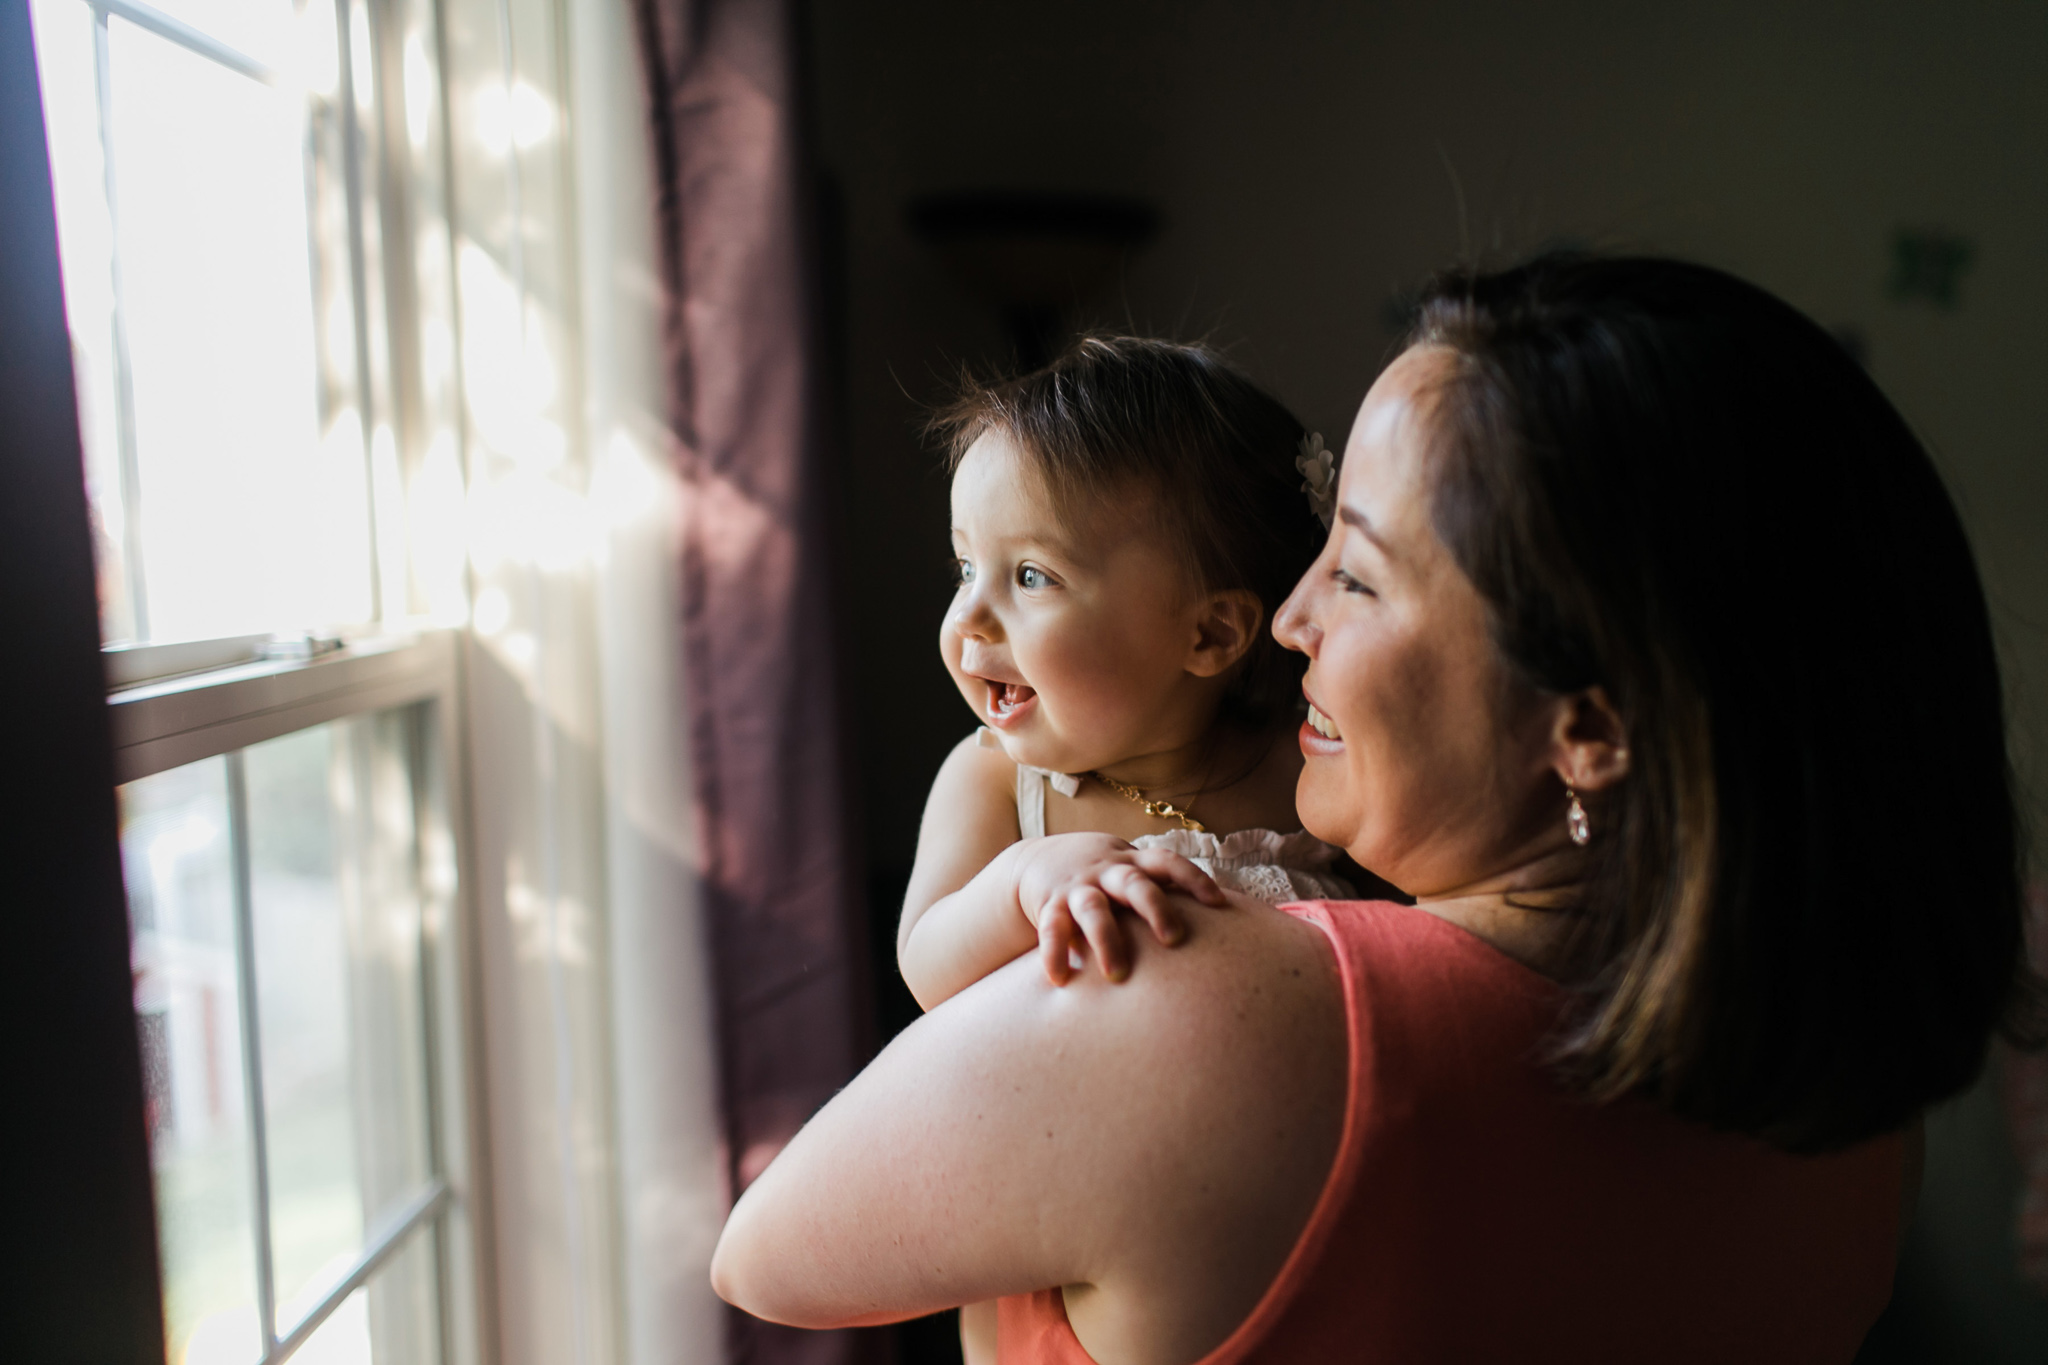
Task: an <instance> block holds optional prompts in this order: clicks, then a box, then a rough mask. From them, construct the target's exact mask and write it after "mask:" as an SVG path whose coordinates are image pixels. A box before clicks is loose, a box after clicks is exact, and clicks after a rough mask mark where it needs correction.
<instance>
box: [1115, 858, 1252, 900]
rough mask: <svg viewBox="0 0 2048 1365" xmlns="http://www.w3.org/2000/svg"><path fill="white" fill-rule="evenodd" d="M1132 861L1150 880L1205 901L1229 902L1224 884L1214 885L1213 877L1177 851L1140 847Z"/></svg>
mask: <svg viewBox="0 0 2048 1365" xmlns="http://www.w3.org/2000/svg"><path fill="white" fill-rule="evenodd" d="M1131 861H1132V863H1133V864H1134V865H1135V866H1136V867H1138V868H1140V869H1141V870H1142V871H1143V872H1144V873H1145V875H1146V876H1148V877H1150V878H1151V879H1152V880H1153V881H1155V882H1161V883H1164V884H1165V885H1167V886H1172V887H1176V888H1178V889H1179V890H1182V891H1185V892H1187V893H1188V894H1189V895H1190V896H1193V897H1194V898H1195V899H1196V900H1198V901H1200V902H1201V903H1202V904H1204V905H1224V904H1227V903H1228V901H1227V899H1226V898H1225V896H1224V894H1223V888H1222V887H1220V886H1218V885H1216V879H1215V878H1214V877H1211V876H1210V875H1209V874H1208V873H1206V872H1204V871H1202V869H1201V868H1199V867H1197V866H1195V864H1194V863H1193V862H1191V861H1189V860H1188V859H1186V858H1183V857H1182V856H1181V855H1180V854H1178V853H1170V852H1168V851H1167V850H1165V849H1163V848H1148V849H1143V850H1141V851H1140V852H1139V853H1138V854H1137V856H1136V857H1134V858H1133V859H1132V860H1131Z"/></svg>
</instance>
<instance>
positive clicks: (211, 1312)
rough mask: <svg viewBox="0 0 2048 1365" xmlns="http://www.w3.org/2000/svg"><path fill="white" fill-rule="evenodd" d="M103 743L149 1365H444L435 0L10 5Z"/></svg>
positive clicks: (443, 618)
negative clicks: (146, 1192)
mask: <svg viewBox="0 0 2048 1365" xmlns="http://www.w3.org/2000/svg"><path fill="white" fill-rule="evenodd" d="M31 8H32V16H33V20H34V25H35V35H36V46H37V54H36V55H37V64H38V69H39V73H40V76H41V80H42V86H43V103H44V112H45V124H46V127H47V130H48V135H49V142H50V152H51V169H52V178H53V182H54V188H55V193H56V201H57V218H58V229H59V246H60V255H61V258H62V266H63V273H64V286H65V303H66V310H67V313H68V316H69V320H70V327H71V333H72V350H73V357H74V369H75V372H76V376H77V382H78V403H79V411H80V416H81V419H82V421H81V426H82V428H83V432H84V437H85V456H86V480H87V485H88V490H89V493H90V496H91V504H92V509H93V518H94V534H95V540H96V549H97V552H98V558H99V577H100V610H101V628H102V636H103V639H104V640H105V642H106V645H107V671H108V681H109V687H110V692H109V698H108V701H109V706H110V709H111V712H112V717H113V725H114V731H115V736H116V750H117V752H116V767H117V772H118V776H119V779H120V781H121V783H122V785H121V788H120V805H121V819H122V835H121V844H122V858H123V864H124V873H125V877H126V884H127V888H128V899H129V918H130V929H131V944H132V965H133V970H134V980H135V1008H136V1026H137V1030H138V1034H139V1037H140V1039H141V1042H142V1051H143V1058H144V1064H145V1073H146V1077H147V1085H146V1090H147V1095H146V1100H147V1112H148V1120H149V1126H150V1137H151V1147H152V1153H153V1161H154V1169H155V1178H156V1204H157V1213H158V1225H159V1238H160V1243H161V1252H162V1264H163V1275H164V1285H163V1287H164V1295H165V1317H166V1323H167V1331H168V1334H169V1342H168V1346H169V1358H170V1359H171V1360H172V1361H173V1362H180V1363H181V1365H214V1363H215V1362H219V1365H252V1363H253V1362H271V1361H280V1360H283V1359H285V1358H287V1357H292V1358H296V1359H298V1360H301V1361H311V1360H318V1361H321V1362H357V1361H362V1362H369V1361H376V1362H379V1365H411V1363H412V1362H429V1361H451V1362H452V1361H457V1360H461V1359H464V1358H467V1357H468V1356H469V1355H470V1354H471V1353H472V1349H473V1343H474V1340H475V1327H474V1323H475V1319H476V1312H477V1309H476V1288H475V1283H474V1281H475V1278H476V1277H475V1274H474V1272H473V1270H472V1268H471V1256H472V1246H473V1229H472V1222H473V1208H472V1205H473V1203H474V1197H473V1194H472V1192H471V1191H470V1189H469V1186H468V1178H469V1172H470V1170H471V1169H472V1167H473V1165H474V1162H473V1158H472V1157H471V1155H470V1143H471V1141H472V1136H471V1125H470V1116H469V1114H468V1112H467V1109H466V1107H465V1105H464V1102H463V1097H464V1096H465V1095H466V1094H467V1093H468V1086H469V1078H470V1075H471V1072H472V1067H471V1065H470V1061H469V1048H468V1044H467V1043H466V1042H465V1036H464V1034H465V1030H464V1027H463V1021H464V1019H465V1018H466V1014H465V1010H464V1006H463V1004H462V997H463V983H464V981H465V980H466V975H465V973H464V971H463V970H462V968H461V964H462V962H463V961H464V954H465V953H466V952H467V949H466V947H465V945H464V943H463V940H462V934H461V932H460V930H461V925H462V916H461V915H460V913H459V907H460V905H461V888H460V887H459V885H458V880H459V879H458V875H457V870H458V868H460V867H461V866H462V862H463V860H462V857H461V856H460V849H459V848H458V841H457V837H456V833H455V832H456V831H457V830H458V829H459V828H460V827H461V821H460V820H459V819H457V818H456V816H457V810H456V807H457V805H458V801H457V795H456V790H457V789H456V787H455V785H454V784H453V783H452V782H451V780H450V775H451V774H452V773H454V772H455V771H456V763H455V748H454V740H453V738H452V737H453V736H454V735H456V734H457V733H459V732H460V729H461V725H462V716H461V710H460V708H461V700H460V692H459V689H458V687H457V685H456V673H457V644H456V640H455V637H454V634H453V631H452V629H451V627H453V626H456V625H459V624H460V623H461V622H462V621H463V620H464V619H465V618H466V614H467V605H466V592H465V588H464V582H463V571H464V553H463V547H462V542H461V538H460V535H459V523H460V517H461V511H462V501H463V497H464V491H463V478H462V471H461V465H460V455H459V450H460V442H459V440H458V439H457V435H456V419H455V416H454V412H455V397H456V392H455V391H456V375H457V368H458V367H457V363H456V355H455V341H454V329H453V325H452V319H453V302H452V288H451V284H450V281H451V279H452V276H453V271H452V260H453V257H452V254H451V252H450V249H449V246H448V236H447V230H446V225H445V210H444V205H443V202H442V188H441V187H442V184H443V179H444V175H443V162H444V159H445V150H444V148H443V145H442V140H441V139H442V135H441V131H440V130H441V123H442V118H441V91H440V85H441V77H440V65H439V62H440V59H439V55H438V53H439V45H438V42H437V41H436V32H437V31H436V28H435V24H434V17H433V10H432V7H431V5H429V4H427V3H424V0H159V3H158V4H156V5H150V4H144V3H139V0H31Z"/></svg>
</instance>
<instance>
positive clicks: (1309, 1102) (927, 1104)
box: [720, 902, 1346, 1361]
mask: <svg viewBox="0 0 2048 1365" xmlns="http://www.w3.org/2000/svg"><path fill="white" fill-rule="evenodd" d="M1186 911H1187V914H1188V917H1189V921H1190V926H1191V931H1192V932H1191V933H1190V935H1189V937H1188V940H1187V941H1186V942H1185V943H1183V944H1182V945H1181V946H1179V947H1176V948H1173V949H1164V948H1160V947H1158V946H1157V945H1155V944H1153V943H1151V942H1150V940H1149V937H1148V936H1144V935H1133V938H1134V940H1143V941H1142V942H1139V943H1137V946H1136V948H1135V953H1136V958H1137V960H1136V962H1135V964H1134V970H1133V972H1132V975H1131V977H1130V979H1129V980H1127V981H1125V982H1123V983H1121V984H1116V985H1112V984H1110V983H1108V982H1106V981H1104V980H1102V978H1101V977H1100V976H1099V975H1097V974H1095V973H1093V972H1092V971H1091V972H1089V973H1087V974H1084V975H1083V976H1082V977H1081V978H1079V979H1078V980H1076V981H1074V982H1073V983H1071V984H1069V985H1067V986H1065V987H1053V986H1051V985H1050V984H1048V983H1047V982H1046V981H1045V979H1044V977H1043V975H1042V974H1041V973H1040V971H1039V970H1038V967H1037V964H1036V962H1035V961H1033V960H1032V959H1030V958H1026V959H1022V960H1020V961H1018V962H1016V963H1013V964H1011V965H1010V966H1008V967H1006V968H1004V969H1002V970H1001V971H998V972H996V973H994V974H993V975H991V976H989V977H988V978H986V979H985V980H983V981H981V982H979V983H977V984H976V985H974V986H972V987H970V988H968V989H967V990H964V991H962V992H961V993H960V994H959V995H957V996H955V997H954V998H953V999H951V1000H949V1001H947V1002H946V1003H945V1004H944V1005H941V1006H940V1007H938V1008H937V1009H935V1010H933V1011H932V1012H931V1013H930V1014H928V1015H926V1016H925V1017H924V1018H922V1019H920V1020H918V1021H917V1022H916V1023H914V1024H913V1025H912V1026H911V1027H910V1028H909V1029H907V1030H905V1031H904V1033H903V1034H901V1035H900V1036H899V1037H898V1038H897V1039H896V1040H895V1041H894V1042H893V1043H891V1044H890V1045H889V1047H888V1048H886V1049H885V1050H884V1051H883V1053H882V1055H881V1056H879V1057H878V1058H876V1060H875V1062H874V1063H873V1064H872V1065H871V1066H870V1067H869V1068H868V1069H867V1070H866V1071H865V1072H863V1073H862V1074H861V1075H860V1076H859V1077H857V1078H856V1079H855V1080H854V1082H853V1083H852V1084H851V1085H849V1086H848V1087H847V1088H846V1089H845V1090H844V1091H842V1092H841V1094H840V1095H839V1097H838V1098H836V1099H835V1100H834V1101H833V1102H832V1103H831V1104H830V1105H828V1106H826V1108H825V1109H824V1110H823V1111H821V1112H820V1113H819V1115H818V1116H817V1117H816V1118H815V1119H814V1120H813V1121H812V1122H811V1124H810V1125H808V1126H807V1127H806V1128H805V1130H804V1131H803V1132H802V1133H801V1134H799V1136H798V1137H797V1139H796V1140H795V1141H793V1142H792V1143H791V1144H790V1146H789V1148H788V1149H787V1150H786V1151H785V1152H784V1154H783V1155H782V1157H780V1158H779V1159H778V1160H777V1161H776V1162H775V1164H774V1165H773V1166H771V1167H770V1169H769V1170H768V1172H767V1173H765V1174H764V1175H763V1176H762V1178H761V1180H760V1181H759V1182H757V1184H756V1186H755V1188H754V1189H753V1190H751V1191H749V1193H748V1195H747V1197H746V1199H745V1200H744V1201H742V1204H741V1206H740V1207H739V1208H738V1209H736V1210H735V1213H734V1217H733V1222H732V1225H731V1226H730V1227H729V1229H728V1233H727V1238H726V1245H722V1246H721V1248H720V1263H721V1273H722V1274H723V1276H724V1278H723V1280H722V1284H721V1287H722V1288H724V1289H727V1290H730V1291H732V1293H734V1294H737V1295H738V1296H739V1297H738V1298H737V1299H736V1301H737V1302H740V1303H741V1306H743V1307H747V1308H749V1309H751V1310H753V1311H755V1312H757V1313H762V1314H763V1315H765V1316H770V1317H777V1318H779V1319H781V1320H784V1321H792V1322H800V1323H802V1324H804V1325H809V1326H827V1325H834V1324H837V1323H844V1322H850V1321H854V1320H870V1321H875V1320H883V1318H886V1317H888V1316H903V1315H908V1314H912V1313H920V1312H929V1311H933V1310H934V1309H938V1308H945V1307H950V1306H952V1305H955V1304H959V1303H964V1302H971V1301H974V1300H977V1299H982V1298H989V1297H993V1296H996V1295H1000V1294H1008V1293H1019V1292H1025V1291H1028V1290H1034V1289H1044V1288H1051V1287H1054V1286H1067V1287H1068V1298H1069V1305H1070V1314H1071V1316H1072V1317H1073V1320H1074V1325H1075V1330H1076V1331H1077V1333H1079V1334H1080V1335H1081V1336H1082V1340H1083V1344H1084V1345H1087V1346H1088V1347H1089V1348H1090V1350H1091V1351H1096V1352H1097V1358H1098V1359H1104V1360H1126V1361H1146V1360H1152V1359H1167V1358H1179V1359H1193V1358H1195V1357H1197V1356H1199V1355H1200V1354H1202V1353H1203V1351H1205V1350H1207V1349H1208V1348H1209V1347H1210V1346H1213V1345H1215V1344H1216V1343H1217V1342H1220V1341H1221V1340H1222V1339H1223V1337H1224V1336H1226V1335H1228V1333H1229V1331H1230V1329H1231V1328H1232V1327H1233V1326H1235V1324H1236V1323H1237V1322H1238V1321H1240V1320H1242V1319H1243V1317H1244V1316H1245V1315H1246V1314H1248V1313H1249V1311H1250V1309H1251V1307H1252V1305H1253V1304H1254V1303H1256V1301H1257V1298H1258V1295H1259V1294H1260V1293H1261V1292H1262V1291H1263V1290H1264V1287H1265V1286H1266V1284H1268V1283H1269V1282H1270V1281H1271V1279H1272V1277H1273V1275H1274V1274H1276V1273H1277V1272H1278V1270H1279V1267H1280V1264H1281V1262H1282V1261H1284V1260H1285V1258H1286V1254H1287V1251H1288V1249H1289V1248H1291V1246H1292V1245H1293V1243H1294V1240H1295V1238H1296V1237H1297V1236H1298V1235H1299V1232H1300V1230H1301V1228H1302V1226H1303V1225H1304V1224H1305V1223H1306V1221H1307V1217H1308V1213H1309V1210H1310V1209H1311V1208H1312V1206H1313V1204H1314V1201H1315V1198H1316V1195H1317V1193H1318V1192H1319V1191H1320V1189H1321V1185H1322V1178H1323V1175H1324V1173H1326V1172H1327V1171H1328V1169H1329V1166H1330V1163H1331V1160H1332V1158H1333V1156H1334V1153H1335V1150H1336V1143H1337V1137H1338V1133H1339V1131H1340V1130H1341V1127H1342V1122H1343V1110H1344V1102H1345V1074H1346V1068H1345V1037H1344V1005H1343V998H1342V993H1341V988H1340V986H1339V984H1338V978H1337V972H1336V967H1335V961H1334V957H1333V955H1332V954H1331V952H1330V950H1329V947H1328V946H1327V942H1326V941H1325V940H1324V939H1323V937H1322V934H1321V931H1320V930H1318V929H1316V928H1315V927H1314V926H1312V925H1309V924H1305V923H1303V922H1301V921H1299V920H1296V919H1294V918H1292V917H1291V916H1287V915H1285V914H1282V913H1279V912H1276V911H1273V910H1271V909H1269V908H1267V907H1265V906H1263V905H1260V904H1258V903H1256V902H1243V903H1239V904H1236V905H1233V906H1232V907H1231V908H1229V909H1223V910H1212V909H1206V908H1203V907H1200V906H1197V905H1195V904H1193V903H1192V902H1188V903H1187V904H1186ZM1197 1137H1198V1138H1199V1140H1190V1139H1191V1138H1197ZM968 1208H972V1209H973V1210H974V1216H973V1217H964V1216H962V1212H963V1210H964V1209H968ZM750 1300H751V1301H750ZM1098 1347H1100V1348H1101V1349H1100V1350H1099V1351H1097V1348H1098Z"/></svg>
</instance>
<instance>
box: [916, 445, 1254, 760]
mask: <svg viewBox="0 0 2048 1365" xmlns="http://www.w3.org/2000/svg"><path fill="white" fill-rule="evenodd" d="M953 554H954V557H955V560H956V563H957V568H958V573H959V580H960V586H959V589H958V590H957V591H956V592H955V593H954V595H953V605H952V606H951V608H949V609H948V611H947V612H946V619H945V623H944V625H943V626H942V627H941V628H940V631H939V650H940V653H941V654H943V655H944V656H945V660H946V668H947V671H949V672H950V673H951V674H952V675H953V682H954V684H955V685H956V686H958V687H959V689H960V695H961V696H962V697H965V698H966V699H967V704H968V705H969V706H970V707H972V708H973V709H974V712H975V714H976V715H977V716H979V717H980V718H981V721H982V723H983V724H985V725H987V726H988V727H989V728H990V729H992V730H994V731H995V732H996V734H997V736H998V737H999V738H1000V739H1001V741H1002V745H1003V750H1004V752H1005V753H1007V754H1008V755H1009V756H1010V758H1012V759H1013V760H1015V761H1016V762H1019V763H1028V764H1031V765H1032V766H1034V767H1040V768H1050V769H1052V770H1053V771H1055V772H1087V771H1089V770H1090V769H1093V768H1100V767H1105V766H1108V765H1110V764H1113V763H1117V762H1119V761H1122V760H1125V759H1129V758H1133V757H1137V756H1139V755H1143V754H1149V753H1157V752H1161V751H1163V750H1166V749H1170V748H1175V747H1177V746H1179V745H1181V744H1185V743H1187V742H1188V741H1189V740H1190V739H1191V738H1193V736H1194V735H1195V734H1198V733H1199V732H1200V728H1201V726H1202V725H1203V724H1204V723H1205V722H1206V715H1205V711H1206V709H1207V707H1208V706H1210V705H1213V700H1212V699H1211V698H1210V697H1209V695H1208V691H1207V689H1206V688H1205V687H1204V686H1203V682H1202V680H1200V679H1197V678H1196V677H1194V676H1193V675H1191V674H1190V673H1189V672H1188V670H1187V668H1186V663H1187V661H1188V658H1189V656H1190V654H1191V653H1192V652H1193V651H1194V649H1195V647H1196V645H1197V642H1198V639H1199V630H1198V624H1197V622H1198V615H1199V609H1198V606H1197V604H1196V601H1195V594H1193V593H1191V592H1190V591H1189V590H1188V586H1187V583H1186V582H1185V577H1184V575H1183V573H1182V572H1181V570H1180V568H1179V566H1178V565H1177V564H1176V562H1175V560H1174V557H1173V554H1172V551H1171V549H1170V548H1169V546H1168V544H1167V542H1166V540H1165V538H1164V536H1163V535H1161V534H1160V533H1159V532H1158V531H1157V530H1156V529H1154V528H1153V526H1152V520H1151V517H1150V516H1149V515H1148V513H1147V509H1146V508H1145V506H1144V505H1143V503H1142V501H1139V502H1138V503H1137V505H1135V506H1133V505H1131V502H1130V500H1119V501H1118V502H1116V503H1114V504H1112V505H1109V506H1105V507H1104V508H1102V509H1101V510H1099V511H1097V512H1096V513H1095V514H1094V515H1093V516H1092V517H1089V518H1087V519H1086V524H1083V525H1073V524H1071V523H1070V522H1069V521H1068V520H1067V519H1063V518H1061V517H1060V516H1059V515H1058V514H1057V513H1056V511H1055V509H1054V506H1053V502H1052V500H1051V498H1050V497H1049V496H1048V494H1047V490H1046V488H1045V486H1044V482H1043V480H1042V479H1041V478H1040V477H1039V475H1038V474H1037V472H1036V471H1035V470H1034V469H1033V468H1032V467H1031V466H1030V465H1029V464H1028V463H1027V462H1026V461H1025V459H1024V458H1023V457H1022V456H1021V455H1020V453H1019V452H1018V451H1017V450H1016V449H1015V447H1014V446H1013V445H1012V444H1011V442H1010V441H1009V439H1008V438H1007V437H1004V436H1002V435H999V434H996V433H993V432H991V433H988V434H985V435H983V436H982V437H981V438H980V439H979V440H977V441H976V442H975V443H974V445H973V446H972V448H970V449H969V450H968V452H967V455H966V458H964V459H963V460H962V461H961V462H960V468H959V470H958V472H956V473H955V474H954V476H953Z"/></svg>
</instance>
